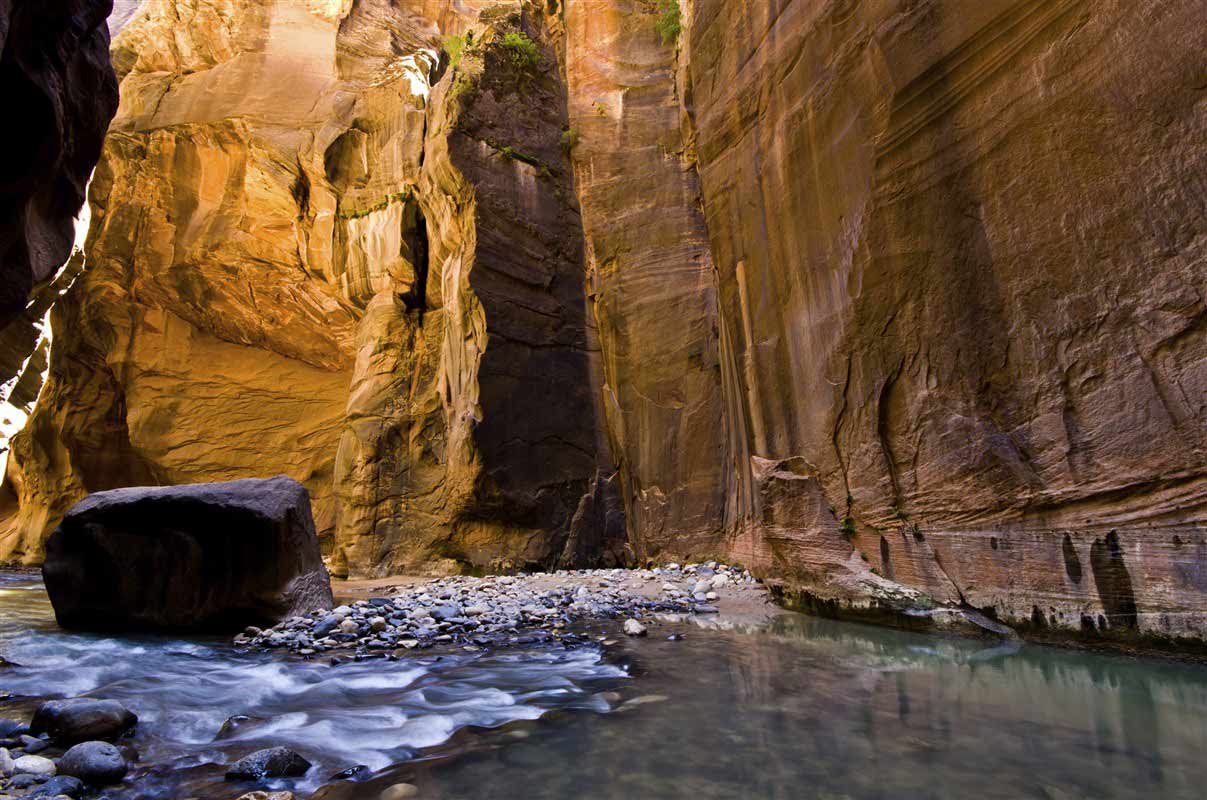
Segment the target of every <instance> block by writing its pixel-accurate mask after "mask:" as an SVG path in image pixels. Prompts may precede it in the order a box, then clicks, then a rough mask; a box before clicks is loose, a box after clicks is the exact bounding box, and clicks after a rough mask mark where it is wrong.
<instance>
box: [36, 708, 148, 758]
mask: <svg viewBox="0 0 1207 800" xmlns="http://www.w3.org/2000/svg"><path fill="white" fill-rule="evenodd" d="M136 724H138V717H137V716H136V715H135V714H134V713H132V712H131V711H130V710H129V709H127V708H126V707H125V706H123V705H122V704H121V703H119V702H117V701H116V700H93V699H90V698H78V699H75V700H51V701H49V702H46V703H43V704H42V705H41V706H39V707H38V710H37V711H35V712H34V718H33V720H32V721H31V722H30V724H29V727H30V730H31V731H32V732H33V733H35V734H42V733H45V734H47V735H48V736H49V737H50V739H51V741H53V742H54V743H55V744H58V745H62V746H66V745H73V744H77V743H79V742H87V741H92V740H98V739H106V740H112V739H116V738H117V737H119V736H122V735H123V734H125V733H127V732H129V731H130V730H132V729H133V728H134V726H135V725H136Z"/></svg>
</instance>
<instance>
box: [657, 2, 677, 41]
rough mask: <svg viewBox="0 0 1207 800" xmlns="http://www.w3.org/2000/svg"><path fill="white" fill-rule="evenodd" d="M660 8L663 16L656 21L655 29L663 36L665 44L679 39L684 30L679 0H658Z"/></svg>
mask: <svg viewBox="0 0 1207 800" xmlns="http://www.w3.org/2000/svg"><path fill="white" fill-rule="evenodd" d="M658 10H659V11H660V12H662V16H660V17H658V21H657V22H655V23H654V30H656V31H658V35H659V36H660V37H661V38H662V43H663V44H664V45H667V44H674V43H675V42H677V41H679V34H680V33H682V32H683V17H682V15H681V13H680V11H679V0H658Z"/></svg>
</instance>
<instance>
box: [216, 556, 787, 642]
mask: <svg viewBox="0 0 1207 800" xmlns="http://www.w3.org/2000/svg"><path fill="white" fill-rule="evenodd" d="M351 588H352V590H353V592H356V593H360V594H365V595H367V596H365V597H362V598H360V599H355V600H351V601H350V602H346V603H344V604H342V605H339V606H337V607H336V608H333V609H329V610H322V611H315V612H313V613H311V614H309V615H307V616H298V617H291V618H289V619H287V620H285V621H283V622H282V623H280V624H279V625H276V626H274V627H272V628H269V629H267V630H261V629H260V628H248V629H247V630H246V631H244V632H243V633H242V634H240V635H239V636H237V637H235V640H234V641H235V644H236V645H239V646H245V647H250V648H254V649H260V650H287V651H292V652H295V653H297V654H298V655H301V656H304V657H316V656H318V655H320V654H323V653H331V652H335V653H336V655H335V657H336V658H339V657H341V656H346V655H348V654H350V655H353V656H354V657H355V656H359V657H366V656H369V655H373V654H377V655H381V654H385V655H389V656H397V657H401V656H402V655H404V654H405V652H406V651H409V650H415V649H428V648H432V647H441V646H443V647H461V648H462V649H466V650H470V651H473V650H477V649H479V648H485V647H509V646H516V645H529V644H533V643H540V642H547V641H555V640H558V641H563V642H565V643H567V644H574V643H576V642H581V641H584V637H583V636H582V635H581V634H578V633H574V632H571V631H570V630H569V628H570V626H571V625H572V624H573V623H575V622H579V621H583V620H623V623H622V624H623V630H624V632H625V633H627V634H629V635H631V636H641V635H645V633H646V625H645V622H644V621H646V620H649V619H650V618H652V617H654V616H656V615H665V614H716V613H718V612H719V611H720V610H721V607H722V605H725V606H726V607H727V609H734V610H737V609H747V608H749V607H750V606H751V605H764V604H765V603H766V602H767V601H766V595H765V593H764V591H763V588H762V585H761V584H759V583H758V582H757V581H756V580H755V579H754V578H753V577H752V576H751V575H750V573H749V572H747V571H745V570H743V569H740V568H737V567H731V566H729V565H727V564H718V563H717V562H715V561H710V562H707V563H703V564H686V565H680V564H668V565H666V566H663V567H655V568H653V569H636V570H624V569H598V570H574V571H565V570H563V571H559V572H555V573H540V574H529V575H518V576H510V575H508V576H488V577H482V578H475V577H463V576H458V577H450V578H439V579H433V580H405V581H402V582H392V581H384V582H382V581H378V582H373V583H371V584H368V585H360V586H357V585H355V584H354V585H353V586H352V587H351ZM345 591H346V590H345Z"/></svg>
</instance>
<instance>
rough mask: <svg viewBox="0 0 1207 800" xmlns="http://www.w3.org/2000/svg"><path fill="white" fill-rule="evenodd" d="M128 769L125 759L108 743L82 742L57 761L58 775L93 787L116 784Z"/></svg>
mask: <svg viewBox="0 0 1207 800" xmlns="http://www.w3.org/2000/svg"><path fill="white" fill-rule="evenodd" d="M129 769H130V767H129V765H127V764H126V757H125V756H123V755H122V751H121V750H118V749H117V748H116V747H114V746H113V745H111V744H109V743H108V742H83V743H81V744H77V745H76V746H75V747H72V748H71V749H70V750H68V751H67V752H66V753H65V754H64V755H63V757H62V758H61V759H59V774H60V775H70V776H72V777H74V778H79V779H80V780H82V781H84V783H90V784H92V785H93V786H104V785H106V784H110V783H118V782H120V781H121V779H122V778H124V777H126V773H127V772H128V771H129Z"/></svg>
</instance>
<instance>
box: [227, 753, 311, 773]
mask: <svg viewBox="0 0 1207 800" xmlns="http://www.w3.org/2000/svg"><path fill="white" fill-rule="evenodd" d="M310 766H311V764H310V762H309V761H307V760H306V759H304V758H302V757H301V756H300V755H298V754H297V753H295V752H293V751H292V750H290V749H288V748H285V747H271V748H268V749H267V750H257V751H256V752H254V753H252V754H251V755H249V756H245V757H244V758H241V759H239V760H238V761H236V762H235V763H234V764H232V765H231V766H230V768H229V769H228V770H227V771H226V779H227V780H228V781H258V780H263V779H264V778H296V777H298V776H301V775H305V774H306V772H307V770H309V769H310Z"/></svg>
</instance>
